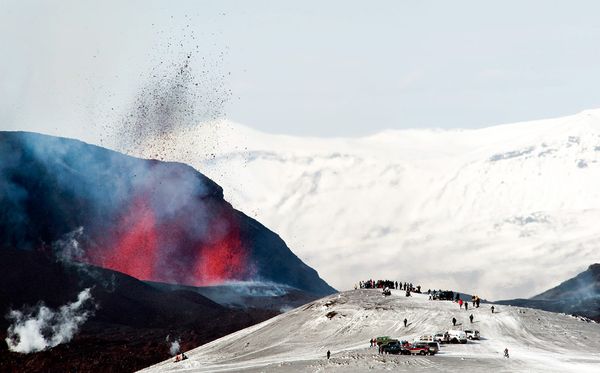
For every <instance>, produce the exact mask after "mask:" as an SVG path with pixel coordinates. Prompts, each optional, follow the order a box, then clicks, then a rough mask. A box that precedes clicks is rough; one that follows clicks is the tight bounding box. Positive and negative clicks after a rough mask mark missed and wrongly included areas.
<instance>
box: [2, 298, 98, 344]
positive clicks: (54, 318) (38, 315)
mask: <svg viewBox="0 0 600 373" xmlns="http://www.w3.org/2000/svg"><path fill="white" fill-rule="evenodd" d="M90 305H92V306H93V298H92V295H91V292H90V289H89V288H88V289H85V290H83V291H81V292H80V293H79V295H78V296H77V300H76V301H74V302H72V303H67V304H65V305H63V306H61V307H60V308H59V309H58V310H52V309H50V308H48V307H47V306H45V305H44V304H40V305H39V306H38V307H37V308H35V309H33V310H11V311H10V312H9V313H8V315H7V316H6V318H7V319H8V320H9V321H12V324H11V325H10V326H9V328H8V331H7V337H6V343H7V345H8V349H9V350H10V351H13V352H19V353H24V354H28V353H32V352H38V351H43V350H46V349H48V348H52V347H55V346H58V345H59V344H62V343H67V342H69V341H70V340H71V339H73V337H74V336H75V334H77V332H78V331H79V328H80V327H81V325H82V324H83V323H85V322H86V321H87V319H88V318H89V317H90V316H92V315H93V307H90Z"/></svg>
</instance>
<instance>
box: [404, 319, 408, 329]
mask: <svg viewBox="0 0 600 373" xmlns="http://www.w3.org/2000/svg"><path fill="white" fill-rule="evenodd" d="M407 323H408V320H407V319H404V327H405V328H406V324H407Z"/></svg>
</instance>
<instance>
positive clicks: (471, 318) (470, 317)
mask: <svg viewBox="0 0 600 373" xmlns="http://www.w3.org/2000/svg"><path fill="white" fill-rule="evenodd" d="M469 320H471V324H473V314H471V316H469Z"/></svg>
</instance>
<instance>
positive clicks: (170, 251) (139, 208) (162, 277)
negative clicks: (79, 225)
mask: <svg viewBox="0 0 600 373" xmlns="http://www.w3.org/2000/svg"><path fill="white" fill-rule="evenodd" d="M215 215H216V217H215ZM157 216H160V214H158V213H157V212H156V211H155V210H154V207H153V205H152V203H151V199H150V198H148V197H147V196H143V197H138V198H135V199H134V200H133V202H132V203H131V205H130V206H129V207H128V208H127V209H125V213H124V214H123V215H122V216H121V218H118V219H116V220H117V222H118V225H117V226H116V227H115V228H114V230H113V232H111V234H109V235H107V236H108V237H107V238H105V239H106V240H107V241H108V243H105V244H104V245H103V246H104V248H103V249H102V248H98V249H97V250H94V251H93V252H91V253H90V255H89V256H88V260H89V262H91V263H92V264H96V265H99V266H102V267H105V268H109V269H112V270H116V271H119V272H123V273H126V274H128V275H130V276H133V277H136V278H138V279H140V280H150V281H159V282H169V283H178V284H186V285H194V286H203V285H215V284H219V283H223V282H225V281H228V280H236V279H238V280H239V279H242V278H243V277H244V276H245V275H246V274H248V273H249V270H248V267H247V259H248V258H247V255H246V251H245V250H244V245H243V243H242V241H241V239H240V233H239V227H238V223H237V220H236V219H235V217H234V216H232V215H231V214H227V213H223V212H221V213H216V214H213V215H212V217H211V219H210V220H209V222H208V223H207V222H203V223H202V224H208V228H209V229H208V235H209V236H210V239H208V238H206V237H203V238H200V239H198V238H196V239H190V238H189V237H186V236H185V234H183V233H182V232H184V231H185V229H182V227H186V226H187V227H189V225H190V224H196V223H197V222H195V221H194V219H190V218H188V217H187V216H181V215H177V216H173V217H170V218H165V219H163V221H158V219H157ZM211 226H212V227H219V228H220V229H213V231H211ZM223 227H225V229H223Z"/></svg>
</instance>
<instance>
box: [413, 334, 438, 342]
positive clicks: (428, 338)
mask: <svg viewBox="0 0 600 373" xmlns="http://www.w3.org/2000/svg"><path fill="white" fill-rule="evenodd" d="M433 341H435V338H434V337H433V335H431V334H425V335H422V336H420V337H419V338H417V339H415V342H433Z"/></svg>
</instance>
